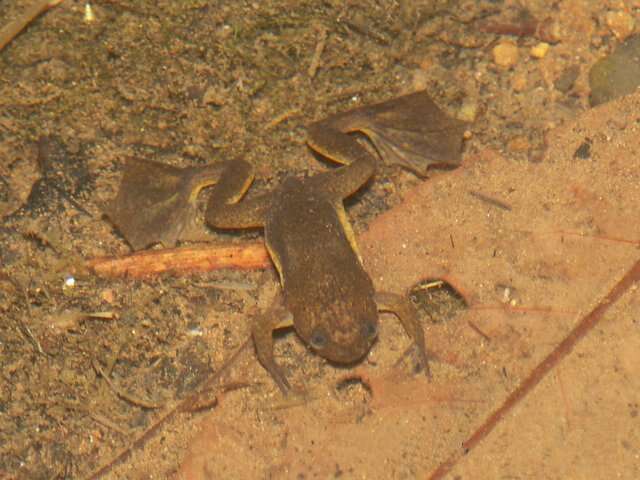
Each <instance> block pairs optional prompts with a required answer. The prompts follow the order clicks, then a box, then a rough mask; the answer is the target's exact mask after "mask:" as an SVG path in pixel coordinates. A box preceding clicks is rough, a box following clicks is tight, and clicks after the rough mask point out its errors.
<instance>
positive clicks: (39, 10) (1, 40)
mask: <svg viewBox="0 0 640 480" xmlns="http://www.w3.org/2000/svg"><path fill="white" fill-rule="evenodd" d="M59 3H62V0H38V1H36V2H33V3H32V4H31V5H30V6H29V7H27V9H26V10H25V12H24V13H23V14H22V15H20V16H19V17H18V18H16V19H15V20H14V21H13V22H9V24H8V25H6V26H5V27H4V28H3V29H2V30H0V50H2V49H3V48H4V47H5V46H6V45H7V44H8V43H9V42H10V41H11V40H13V39H14V38H15V37H16V36H17V35H18V34H19V33H20V32H21V31H22V30H24V28H25V27H26V26H27V25H29V24H30V23H31V22H33V21H34V20H35V19H36V18H38V16H40V15H42V14H43V13H44V12H46V11H47V10H49V9H50V8H52V7H55V6H56V5H58V4H59Z"/></svg>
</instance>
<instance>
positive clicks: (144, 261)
mask: <svg viewBox="0 0 640 480" xmlns="http://www.w3.org/2000/svg"><path fill="white" fill-rule="evenodd" d="M86 266H87V267H88V268H89V269H90V270H92V271H93V272H94V273H95V274H96V275H100V276H102V277H128V278H145V277H150V276H154V275H159V274H162V273H169V272H170V273H172V274H174V275H182V274H190V273H194V272H210V271H212V270H219V269H222V268H237V269H245V270H251V269H260V268H266V267H267V266H269V255H268V253H267V250H266V249H265V247H264V244H262V243H250V244H243V245H229V244H227V245H206V246H196V247H187V248H169V249H165V250H148V251H144V252H137V253H133V254H131V255H126V256H124V257H109V258H94V259H91V260H88V261H87V262H86Z"/></svg>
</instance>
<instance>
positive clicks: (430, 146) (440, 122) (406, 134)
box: [311, 90, 466, 176]
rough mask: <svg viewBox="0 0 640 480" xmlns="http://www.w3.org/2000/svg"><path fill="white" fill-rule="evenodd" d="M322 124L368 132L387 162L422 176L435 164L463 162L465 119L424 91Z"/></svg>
mask: <svg viewBox="0 0 640 480" xmlns="http://www.w3.org/2000/svg"><path fill="white" fill-rule="evenodd" d="M319 125H320V126H325V127H327V126H330V127H331V128H333V129H336V130H339V131H341V132H344V133H347V132H356V131H358V132H361V133H363V134H365V135H366V136H367V137H368V138H369V140H371V142H372V143H373V145H374V146H375V147H376V150H378V153H379V154H380V156H381V157H382V159H383V161H384V163H386V164H397V165H400V166H402V167H404V168H407V169H409V170H411V171H413V172H414V173H416V174H418V175H420V176H426V173H427V169H428V168H429V167H430V166H431V165H443V164H444V165H452V166H457V165H458V164H459V163H460V161H461V153H462V140H463V134H464V131H465V129H466V123H465V122H461V121H459V120H457V119H454V118H451V117H449V116H447V115H446V114H445V113H444V112H443V111H442V110H440V109H439V108H438V106H437V105H436V104H435V103H434V102H433V100H431V98H430V97H429V95H428V94H427V93H426V91H424V90H423V91H420V92H416V93H412V94H409V95H404V96H402V97H398V98H395V99H392V100H388V101H386V102H383V103H379V104H376V105H371V106H364V107H360V108H356V109H354V110H351V111H349V112H345V113H342V114H338V115H335V116H333V117H329V118H327V119H326V120H323V121H321V122H319ZM311 146H312V147H313V148H315V147H314V146H313V145H311ZM320 153H322V152H320Z"/></svg>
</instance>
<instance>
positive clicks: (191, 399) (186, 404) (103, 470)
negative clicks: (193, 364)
mask: <svg viewBox="0 0 640 480" xmlns="http://www.w3.org/2000/svg"><path fill="white" fill-rule="evenodd" d="M251 344H252V343H251V337H250V336H249V337H248V338H247V339H246V340H245V342H244V343H243V344H242V345H241V346H240V347H238V349H237V350H236V351H235V352H234V353H233V355H231V357H229V359H228V360H226V361H225V362H224V363H223V364H222V365H221V367H220V370H218V371H217V372H215V373H214V374H213V375H212V376H211V377H210V378H209V379H208V380H206V381H205V382H204V384H203V385H202V388H200V389H199V390H198V391H197V392H196V393H194V394H192V395H190V396H188V397H187V398H185V399H184V400H182V401H181V402H180V403H178V404H177V405H175V406H173V407H171V408H169V409H168V410H167V411H166V412H165V413H163V414H162V416H161V417H160V418H159V419H158V420H157V421H156V422H155V423H154V424H153V425H151V427H149V428H148V429H147V430H146V431H145V432H144V433H143V434H142V435H141V436H139V437H138V438H136V439H135V440H133V442H132V443H131V445H129V446H127V447H126V448H125V449H124V450H122V451H121V452H120V453H119V454H117V455H116V456H115V457H114V458H112V459H111V460H110V461H108V462H107V463H106V464H104V465H102V466H101V467H100V468H98V470H96V471H95V472H93V473H91V474H90V475H89V476H88V477H87V480H97V479H99V478H101V477H103V476H104V475H106V474H107V473H109V472H111V470H113V468H114V467H115V466H116V465H119V464H121V463H122V462H124V461H125V460H126V459H127V458H129V457H130V456H131V455H132V454H133V452H134V450H139V449H141V448H142V447H144V445H145V444H146V443H147V441H149V439H151V437H153V436H154V435H155V433H156V432H157V431H158V430H159V429H160V427H162V426H163V425H165V424H166V423H167V422H169V421H170V420H172V419H173V418H175V417H176V416H177V415H178V413H180V412H189V411H192V410H193V409H194V406H197V405H199V404H201V403H200V402H201V401H200V396H201V394H202V392H203V391H210V390H211V388H212V387H213V385H215V384H216V383H217V382H218V381H220V379H221V378H222V377H223V376H224V375H226V374H227V373H228V372H229V370H231V368H232V367H233V365H234V364H235V363H236V362H237V361H238V359H239V358H240V354H241V353H242V352H244V351H245V350H247V349H248V347H249V346H250V345H251Z"/></svg>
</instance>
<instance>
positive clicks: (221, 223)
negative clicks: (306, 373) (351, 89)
mask: <svg viewBox="0 0 640 480" xmlns="http://www.w3.org/2000/svg"><path fill="white" fill-rule="evenodd" d="M418 95H420V96H417V95H416V94H413V95H410V96H405V97H400V98H399V99H395V100H392V101H388V102H383V103H381V104H377V105H373V106H368V107H361V108H359V109H356V110H353V111H352V112H350V113H347V114H338V115H335V116H333V117H329V118H328V119H325V120H322V121H320V122H316V123H312V124H311V125H309V127H308V129H307V137H308V138H307V143H308V145H309V147H311V149H312V150H313V151H315V152H317V153H319V154H321V155H322V156H324V157H326V158H328V159H329V160H332V161H333V162H336V163H338V164H340V165H341V166H339V167H337V168H335V169H333V170H329V171H325V172H322V173H318V174H315V175H312V176H308V177H305V178H299V177H296V176H290V177H288V178H286V179H285V180H284V181H283V182H282V183H281V184H280V185H279V186H277V187H275V188H274V189H273V190H272V191H270V192H267V193H264V194H261V195H258V196H256V197H253V198H251V199H248V200H242V199H243V197H244V196H245V194H246V192H247V191H248V189H249V188H250V186H251V184H252V182H253V179H254V176H255V175H254V170H253V167H252V165H251V164H250V163H249V162H247V161H245V160H240V159H239V160H235V161H233V162H229V163H228V164H227V166H226V167H225V170H224V171H223V172H222V173H221V175H220V179H219V181H218V183H217V184H216V185H215V186H214V187H213V188H212V191H211V193H210V195H209V198H208V202H207V207H206V211H205V221H206V222H207V224H208V225H209V226H211V227H213V228H216V229H247V228H262V229H264V240H265V244H266V247H267V251H268V252H269V255H270V257H271V259H272V261H273V264H274V266H275V269H276V271H277V273H278V276H279V280H280V284H281V287H282V288H281V293H280V294H278V296H277V298H276V299H275V300H274V302H273V304H272V305H271V307H270V308H268V309H267V310H266V311H265V312H263V313H261V314H259V315H258V316H257V317H256V318H255V319H254V321H253V324H252V327H251V335H252V338H253V343H254V346H255V351H256V354H257V358H258V360H259V362H260V363H261V364H262V366H263V367H264V368H265V369H266V371H267V372H268V373H269V374H270V375H271V377H272V378H273V380H274V381H275V383H276V385H277V386H278V388H279V389H280V390H281V391H282V393H283V394H285V395H287V394H288V393H289V392H290V391H291V388H292V387H291V384H290V382H289V380H288V379H287V376H286V375H285V373H284V371H283V370H282V368H281V366H280V365H278V364H277V362H276V361H275V357H274V352H273V347H274V344H273V332H274V330H276V329H277V328H279V327H280V326H282V325H283V324H292V325H293V328H294V330H295V332H296V333H297V334H298V336H299V337H300V338H301V339H302V340H303V341H304V342H305V344H306V345H308V346H309V347H310V348H311V349H312V350H313V351H314V352H316V353H317V354H318V355H320V356H321V357H323V358H325V359H326V360H328V361H330V362H332V363H335V364H340V365H350V364H355V363H357V362H359V361H361V360H362V359H363V358H364V357H365V356H366V355H367V354H368V353H369V351H370V349H371V347H372V346H373V344H374V342H375V341H376V339H377V336H378V329H379V312H381V311H383V312H391V313H394V314H395V315H396V316H397V317H398V319H399V320H400V322H401V324H402V325H403V327H404V330H405V331H406V333H407V334H408V336H409V337H410V338H411V340H412V342H413V345H414V349H415V351H416V352H417V356H418V367H419V368H420V369H423V370H424V372H425V373H426V374H427V376H430V369H429V363H428V359H427V350H426V345H425V336H424V331H423V328H422V325H421V323H420V321H419V316H418V313H417V310H416V308H415V307H414V305H413V304H412V303H411V301H410V300H409V299H408V298H406V297H405V296H402V295H400V294H397V293H392V292H379V291H376V290H375V288H374V285H373V282H372V280H371V277H370V276H369V274H368V273H367V272H366V270H365V269H364V266H363V261H362V257H361V255H360V252H359V249H358V245H357V242H356V238H355V234H354V231H353V228H352V226H351V224H350V222H349V220H348V217H347V213H346V211H345V207H344V200H345V199H346V198H347V197H349V196H351V195H353V194H354V193H356V192H357V191H359V190H360V189H361V188H362V187H363V186H364V185H366V184H367V183H368V182H369V180H370V179H371V178H372V177H373V176H374V175H375V173H376V171H377V169H378V164H379V160H378V158H376V156H375V152H372V151H371V150H370V149H367V148H366V147H365V146H364V145H363V144H362V143H360V142H359V141H358V139H357V138H356V137H354V136H353V135H351V134H350V132H353V131H361V132H363V133H365V134H367V135H368V136H369V137H370V138H371V140H372V143H373V144H374V146H375V147H376V148H377V149H378V150H379V153H380V154H381V156H383V157H386V159H388V161H389V163H397V164H400V165H401V166H403V167H405V168H409V169H411V170H413V171H414V172H416V173H417V174H424V173H425V172H426V167H427V166H428V165H430V164H432V163H438V162H440V161H442V160H443V158H444V160H445V163H446V155H440V156H436V157H433V156H431V157H430V156H429V155H428V153H429V152H428V150H429V149H428V148H427V149H425V145H426V143H428V142H426V141H425V136H424V135H420V134H419V132H420V131H421V128H420V127H421V126H422V131H424V125H422V124H417V123H416V122H417V121H418V120H419V119H421V118H422V119H424V115H427V114H429V113H430V112H431V110H430V109H433V104H432V102H431V100H430V99H429V98H428V97H426V96H425V95H424V94H422V93H420V92H419V94H418ZM407 97H409V98H407ZM420 106H422V107H423V110H422V111H420ZM421 113H422V114H424V115H420V114H421ZM394 119H395V121H394ZM407 120H411V121H409V122H408V121H407ZM403 122H404V123H403ZM440 127H441V126H438V125H436V126H433V127H430V128H433V129H435V130H437V129H438V128H440ZM432 150H433V149H432ZM443 150H444V149H443ZM421 152H422V153H421ZM450 156H451V162H452V163H453V162H457V158H455V155H450Z"/></svg>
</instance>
